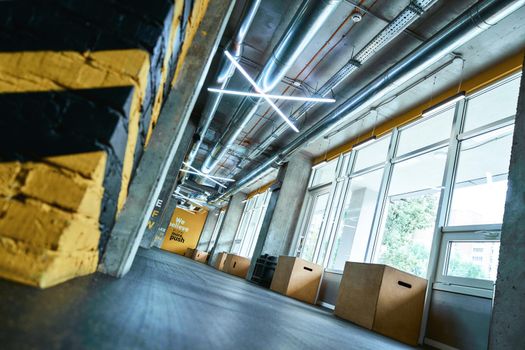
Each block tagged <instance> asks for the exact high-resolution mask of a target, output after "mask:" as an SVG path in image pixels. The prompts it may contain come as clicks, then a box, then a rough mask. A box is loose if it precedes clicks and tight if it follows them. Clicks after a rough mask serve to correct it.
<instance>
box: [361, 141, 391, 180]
mask: <svg viewBox="0 0 525 350" xmlns="http://www.w3.org/2000/svg"><path fill="white" fill-rule="evenodd" d="M389 146H390V136H387V137H384V138H381V139H379V140H377V141H375V142H374V143H373V144H371V145H370V146H366V147H365V148H363V149H360V150H358V151H357V154H356V160H355V166H354V172H356V171H359V170H362V169H366V168H368V167H370V166H372V165H376V164H379V163H382V162H384V161H385V160H386V156H387V153H388V147H389Z"/></svg>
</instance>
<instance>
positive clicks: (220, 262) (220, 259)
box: [215, 252, 228, 271]
mask: <svg viewBox="0 0 525 350" xmlns="http://www.w3.org/2000/svg"><path fill="white" fill-rule="evenodd" d="M227 256H228V253H226V252H222V253H219V255H217V261H215V268H216V269H217V270H219V271H223V270H224V263H225V262H226V257H227Z"/></svg>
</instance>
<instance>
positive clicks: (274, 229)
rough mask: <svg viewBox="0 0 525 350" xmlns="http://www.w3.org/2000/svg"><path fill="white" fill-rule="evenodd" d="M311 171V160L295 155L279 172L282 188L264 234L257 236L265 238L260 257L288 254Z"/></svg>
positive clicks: (307, 157)
mask: <svg viewBox="0 0 525 350" xmlns="http://www.w3.org/2000/svg"><path fill="white" fill-rule="evenodd" d="M311 169H312V160H311V158H310V157H309V156H308V155H305V154H303V153H297V154H296V155H294V156H293V158H292V159H290V161H289V162H288V164H286V165H285V166H284V167H283V169H282V170H281V171H280V173H281V172H284V176H283V180H282V186H281V188H280V190H279V192H280V193H279V196H278V198H277V202H276V204H275V209H274V211H273V215H272V217H271V220H270V223H269V225H268V231H267V232H266V233H265V234H262V235H261V236H260V237H261V238H262V237H264V236H266V237H265V240H264V245H263V248H262V250H261V251H260V254H270V255H275V256H279V255H287V254H288V253H289V251H290V248H291V244H292V241H293V236H294V233H295V228H296V226H297V220H298V219H299V214H300V212H301V207H302V205H303V198H304V194H305V191H306V187H307V186H308V179H309V177H310V171H311ZM281 176H282V174H281ZM257 243H258V244H259V242H257Z"/></svg>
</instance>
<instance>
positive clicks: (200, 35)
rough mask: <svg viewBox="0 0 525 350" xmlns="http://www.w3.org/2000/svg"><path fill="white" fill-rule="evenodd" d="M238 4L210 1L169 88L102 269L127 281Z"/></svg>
mask: <svg viewBox="0 0 525 350" xmlns="http://www.w3.org/2000/svg"><path fill="white" fill-rule="evenodd" d="M234 3H235V1H233V0H230V1H224V0H211V1H209V2H208V7H207V9H206V14H205V15H204V18H203V20H202V22H201V23H200V25H199V28H198V30H197V31H196V33H195V37H194V39H193V41H192V43H191V46H189V49H188V51H187V54H186V58H185V59H184V62H183V65H182V68H181V69H180V74H179V77H178V79H177V83H176V84H175V86H174V88H173V89H171V90H170V92H169V94H168V97H167V99H166V102H165V104H164V106H163V107H162V111H161V113H160V116H159V120H158V123H157V125H156V127H155V129H154V130H153V136H152V137H151V141H150V143H149V144H148V147H147V148H146V151H145V152H144V155H143V156H142V159H141V161H140V163H139V165H138V168H137V171H136V174H135V176H134V178H133V180H132V181H131V186H130V189H129V196H128V198H127V200H126V204H125V205H124V208H123V209H122V211H121V213H120V215H119V217H118V219H117V223H116V224H115V226H114V227H113V230H112V231H111V236H110V239H109V241H108V243H107V247H106V252H105V254H104V256H103V257H102V259H101V262H100V265H99V268H98V270H99V271H100V272H102V273H106V274H109V275H112V276H115V277H122V276H123V275H125V274H126V273H127V272H128V271H129V269H130V268H131V264H132V263H133V259H134V258H135V254H136V253H137V250H138V248H139V244H140V242H141V240H142V236H143V234H144V230H145V229H146V227H147V224H148V219H149V214H150V213H151V212H152V210H153V208H154V206H155V201H156V199H157V197H158V196H159V194H160V190H161V188H162V185H163V184H164V180H165V179H166V175H167V173H168V170H169V167H170V165H171V163H172V161H173V158H174V156H175V153H176V151H177V149H178V147H179V146H180V143H181V139H182V136H183V134H184V129H185V128H186V125H187V124H188V121H189V119H190V115H191V112H192V110H193V107H194V106H195V103H196V101H197V97H198V95H199V92H200V90H201V88H202V85H203V84H204V80H205V78H206V74H207V72H208V70H209V68H210V64H211V61H212V58H213V56H214V55H215V52H216V51H217V47H218V45H219V42H220V39H221V37H222V34H223V32H224V29H225V27H226V25H227V22H228V18H229V17H230V14H231V12H232V10H233V5H234Z"/></svg>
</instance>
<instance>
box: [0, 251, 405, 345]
mask: <svg viewBox="0 0 525 350" xmlns="http://www.w3.org/2000/svg"><path fill="white" fill-rule="evenodd" d="M0 348H2V349H370V350H378V349H385V350H389V349H412V348H411V347H409V346H406V345H404V344H401V343H398V342H396V341H393V340H391V339H388V338H385V337H383V336H380V335H378V334H375V333H373V332H370V331H368V330H365V329H363V328H360V327H358V326H355V325H353V324H351V323H349V322H345V321H343V320H340V319H338V318H336V317H334V316H333V315H332V314H331V313H330V312H328V311H326V310H324V309H322V308H319V307H314V306H311V305H308V304H304V303H301V302H299V301H296V300H293V299H290V298H287V297H284V296H281V295H279V294H276V293H273V292H271V291H269V290H267V289H263V288H261V287H258V286H256V285H253V284H251V283H248V282H246V281H244V280H242V279H239V278H236V277H233V276H230V275H227V274H224V273H222V272H218V271H216V270H214V269H213V268H211V267H209V266H207V265H203V264H200V263H197V262H194V261H192V260H189V259H186V258H184V257H180V256H177V255H174V254H170V253H167V252H163V251H159V250H149V251H146V250H140V251H139V255H138V256H137V258H136V259H135V262H134V264H133V267H132V269H131V271H130V272H129V273H128V274H127V275H126V276H125V277H124V278H122V279H118V280H117V279H113V278H111V277H108V276H105V275H101V274H94V275H91V276H87V277H83V278H78V279H75V280H73V281H70V282H67V283H64V284H62V285H59V286H56V287H53V288H50V289H47V290H37V289H34V288H30V287H26V286H23V285H19V284H15V283H11V282H8V281H0Z"/></svg>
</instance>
